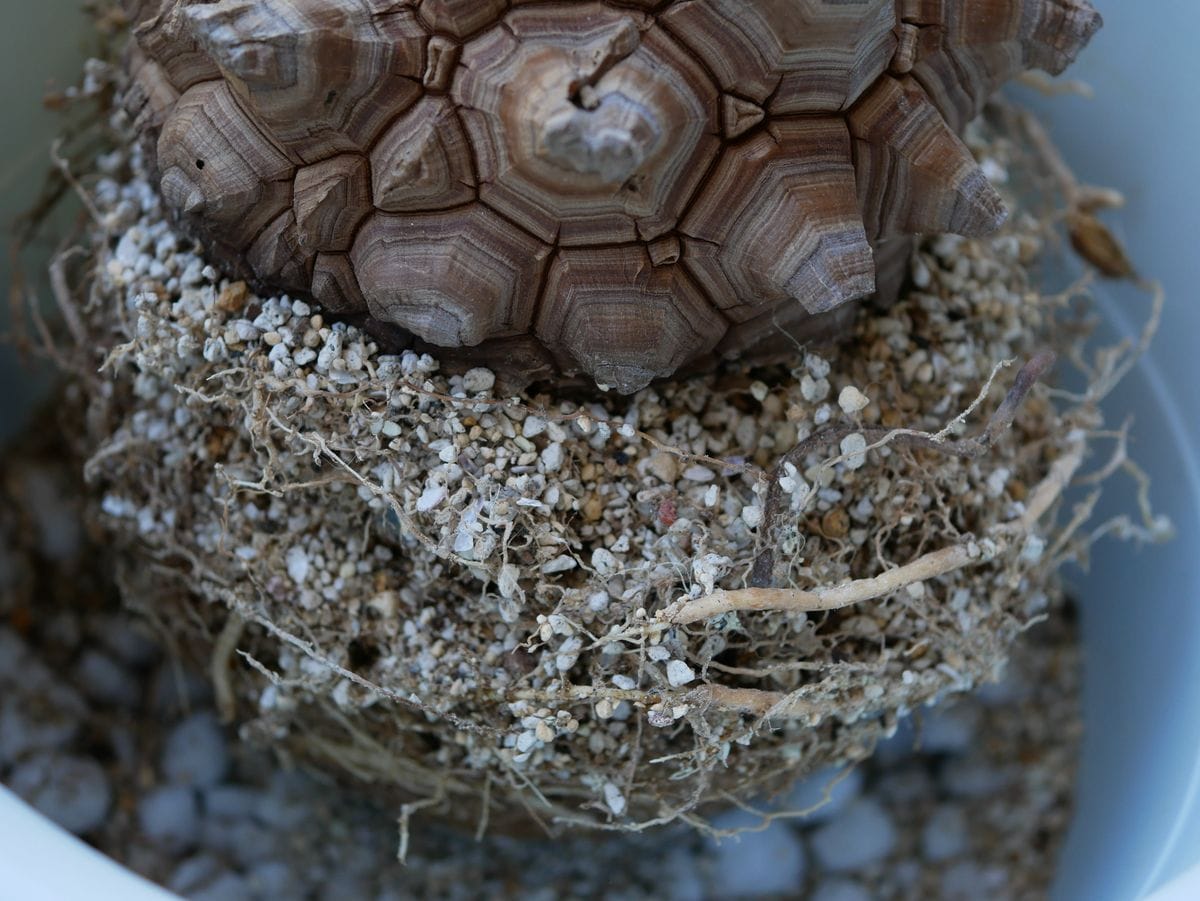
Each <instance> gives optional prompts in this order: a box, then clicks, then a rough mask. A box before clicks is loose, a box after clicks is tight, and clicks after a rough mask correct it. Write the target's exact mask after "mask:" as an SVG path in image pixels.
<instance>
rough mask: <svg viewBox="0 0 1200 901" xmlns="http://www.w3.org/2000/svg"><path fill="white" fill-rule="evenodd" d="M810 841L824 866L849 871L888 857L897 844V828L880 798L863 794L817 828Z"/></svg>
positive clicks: (837, 870)
mask: <svg viewBox="0 0 1200 901" xmlns="http://www.w3.org/2000/svg"><path fill="white" fill-rule="evenodd" d="M810 841H811V842H812V849H813V852H814V853H815V854H816V856H817V860H818V861H820V863H821V866H822V867H824V868H825V869H826V870H829V871H831V872H847V871H851V870H858V869H861V868H863V867H866V866H870V865H871V864H873V863H878V862H879V861H881V860H883V859H884V858H885V857H887V856H888V854H890V853H891V851H892V847H893V846H894V845H895V844H896V829H895V827H894V826H893V825H892V820H891V817H889V816H888V814H887V811H885V810H884V809H883V807H882V806H881V805H880V804H879V802H878V801H875V800H873V799H871V798H860V799H859V800H857V801H855V802H854V803H853V804H851V805H849V806H848V807H847V808H846V809H845V810H843V811H842V812H841V813H840V814H838V815H837V817H835V818H834V819H832V820H830V821H829V822H828V823H826V824H825V825H824V826H821V827H820V828H819V829H817V830H816V831H815V832H813V833H812V836H811V838H810Z"/></svg>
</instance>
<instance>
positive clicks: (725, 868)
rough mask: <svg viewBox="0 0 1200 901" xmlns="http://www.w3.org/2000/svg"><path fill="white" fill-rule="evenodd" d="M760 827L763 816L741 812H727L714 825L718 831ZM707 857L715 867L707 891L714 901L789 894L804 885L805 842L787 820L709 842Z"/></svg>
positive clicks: (717, 818)
mask: <svg viewBox="0 0 1200 901" xmlns="http://www.w3.org/2000/svg"><path fill="white" fill-rule="evenodd" d="M761 824H762V818H761V817H758V816H755V815H753V814H750V813H747V812H745V811H742V810H732V811H728V812H726V813H723V814H721V815H720V816H718V817H716V818H715V819H714V820H713V822H712V825H713V827H714V828H716V829H746V830H753V829H757V828H759V827H760V826H761ZM707 856H708V858H709V860H710V861H711V863H712V867H713V871H712V878H711V881H710V883H709V886H708V890H709V895H710V896H711V897H714V898H745V897H752V896H757V895H767V894H774V893H779V894H784V893H789V894H790V893H794V892H797V891H799V890H800V888H801V886H802V885H803V883H804V872H805V869H806V864H807V860H806V857H805V853H804V841H803V839H802V838H801V837H800V834H799V833H798V832H797V831H796V830H795V829H794V828H793V827H792V826H791V825H789V824H788V823H787V822H786V821H785V820H775V821H774V822H772V823H771V825H769V826H767V828H765V829H763V830H762V831H759V832H753V831H746V832H742V833H740V834H738V835H735V836H732V837H730V838H725V839H722V840H721V841H720V842H715V841H710V842H709V851H708V854H707Z"/></svg>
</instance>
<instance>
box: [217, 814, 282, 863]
mask: <svg viewBox="0 0 1200 901" xmlns="http://www.w3.org/2000/svg"><path fill="white" fill-rule="evenodd" d="M277 835H286V833H279V832H276V831H275V830H273V829H271V828H269V827H267V826H264V825H262V824H261V823H256V822H255V821H254V820H232V821H229V820H225V821H220V820H206V821H205V823H204V825H203V827H202V838H201V841H202V843H203V845H204V847H205V848H208V849H209V850H210V851H217V852H219V853H220V854H222V855H224V856H225V857H228V858H232V859H233V860H234V861H236V862H237V863H238V864H240V865H242V866H252V865H253V864H256V863H261V862H262V861H264V860H270V859H271V858H273V857H275V856H276V855H277V854H278V853H279V850H280V849H279V843H278V842H277V841H276V836H277Z"/></svg>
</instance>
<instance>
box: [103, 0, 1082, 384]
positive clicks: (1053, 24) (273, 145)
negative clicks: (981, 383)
mask: <svg viewBox="0 0 1200 901" xmlns="http://www.w3.org/2000/svg"><path fill="white" fill-rule="evenodd" d="M127 6H128V11H129V13H130V16H131V19H132V21H133V23H134V40H133V43H132V45H131V48H130V52H129V67H130V73H131V79H130V86H129V89H128V90H127V92H126V98H125V106H126V108H127V110H128V111H129V112H130V114H131V115H132V116H133V117H134V119H135V122H136V125H137V127H138V129H139V131H141V132H142V133H143V134H144V135H145V136H146V137H147V138H149V139H150V140H151V141H152V142H154V143H153V147H154V162H155V163H156V165H157V170H158V172H159V177H160V179H161V188H162V194H163V198H164V200H165V202H166V203H167V205H168V207H169V208H170V209H171V210H172V212H173V213H174V214H175V215H176V216H177V217H178V218H179V220H180V223H181V224H182V225H183V226H184V227H185V228H186V229H188V230H189V231H191V232H192V233H193V234H195V235H196V236H197V237H199V238H201V239H203V240H205V241H206V242H207V244H208V246H209V248H210V250H211V251H212V252H213V253H214V254H216V255H217V256H219V257H220V258H222V259H223V260H225V261H226V262H227V263H229V264H231V265H233V266H234V267H235V268H237V269H238V270H239V271H241V272H243V273H244V274H246V275H249V276H252V277H253V278H255V279H256V280H257V281H259V282H261V283H263V284H265V285H267V286H271V287H276V288H280V289H283V290H288V291H293V292H302V293H308V294H311V295H312V296H314V297H315V298H316V299H317V300H318V301H319V302H320V303H321V304H323V305H324V306H325V307H326V308H328V309H329V310H331V311H333V312H336V313H339V314H344V315H357V316H359V317H363V319H364V321H365V322H366V323H367V324H368V325H373V326H376V327H377V328H380V329H386V330H387V331H388V333H389V334H392V335H411V336H413V340H415V341H417V342H418V343H420V342H425V343H427V344H429V345H434V346H437V347H442V348H459V349H463V350H459V351H455V353H464V352H467V350H466V349H470V350H469V354H470V355H471V356H473V358H475V359H478V360H481V361H487V362H488V364H489V365H492V366H493V367H497V368H500V369H505V368H506V367H508V368H516V369H520V370H523V371H525V372H526V373H527V374H530V375H532V374H534V373H536V374H538V375H539V376H544V375H545V374H547V373H553V372H561V373H586V374H587V375H588V376H590V377H592V378H594V379H595V380H596V381H597V382H599V383H601V384H603V385H608V386H611V387H613V388H616V389H618V390H620V391H625V392H629V391H634V390H637V389H638V388H641V387H642V386H644V385H646V384H647V383H648V382H650V381H651V380H653V379H655V378H659V377H663V376H668V375H671V374H672V373H674V372H675V371H676V370H678V369H680V368H681V367H685V366H689V365H692V364H694V363H695V362H696V361H698V360H702V359H711V358H712V357H713V355H714V354H719V355H721V356H737V355H747V354H754V353H756V352H758V351H760V350H761V349H762V348H764V347H767V346H769V345H771V344H772V339H773V337H775V336H777V335H778V334H779V333H780V332H781V330H782V331H784V332H787V333H789V334H791V335H792V336H794V337H796V338H800V339H803V338H806V337H811V336H813V335H816V334H820V333H823V332H824V331H826V330H828V328H829V327H830V322H831V320H832V319H833V318H834V317H839V316H840V315H841V312H840V310H844V305H845V304H846V303H847V302H848V301H852V300H855V299H857V298H862V297H865V296H867V295H869V294H871V293H872V292H874V291H875V290H877V289H880V290H886V289H888V288H890V287H893V286H890V285H888V284H886V282H887V281H889V280H893V281H894V279H895V278H896V276H895V275H894V274H893V273H894V272H895V270H896V267H895V266H894V265H885V261H886V260H888V259H892V260H894V259H895V258H897V256H899V254H898V253H897V250H896V248H897V247H899V248H901V249H902V248H903V246H904V245H903V241H901V240H900V239H901V237H902V236H905V235H911V234H919V233H926V232H942V231H953V232H957V233H960V234H964V235H982V234H986V233H988V232H989V231H991V230H992V229H995V228H996V227H997V226H998V225H999V224H1000V222H1001V221H1002V220H1003V218H1004V215H1005V211H1004V207H1003V204H1002V202H1001V200H1000V198H999V196H998V195H997V193H996V192H995V190H994V189H993V188H992V187H991V185H989V184H988V182H987V179H986V178H985V177H984V175H983V173H982V171H981V170H980V168H979V166H977V165H976V163H975V160H974V159H973V158H972V156H971V154H970V152H969V151H968V150H967V148H966V147H965V146H964V145H963V143H962V141H961V140H960V139H959V138H958V131H959V130H960V129H961V128H962V127H963V125H965V123H966V122H967V121H968V120H969V119H971V118H972V117H973V116H974V115H976V114H977V113H978V112H979V110H980V108H981V107H982V105H983V103H984V101H985V100H986V99H987V97H988V96H989V95H990V94H991V93H992V91H994V90H995V89H996V88H997V87H998V86H999V85H1000V84H1001V83H1002V82H1004V81H1005V80H1007V79H1009V78H1011V77H1012V76H1014V75H1016V74H1017V73H1019V72H1021V71H1023V70H1025V69H1027V68H1039V69H1043V70H1045V71H1047V72H1051V73H1058V72H1060V71H1062V69H1063V68H1064V67H1066V66H1067V65H1068V64H1069V63H1070V62H1071V61H1072V60H1073V59H1074V58H1075V55H1076V54H1077V53H1078V52H1079V50H1080V49H1081V48H1082V47H1083V46H1084V45H1085V44H1086V43H1087V41H1088V39H1089V38H1090V37H1091V35H1092V34H1093V33H1094V32H1095V30H1096V29H1097V28H1098V27H1099V25H1100V17H1099V15H1098V14H1097V13H1096V11H1095V10H1094V9H1092V7H1091V6H1090V5H1089V4H1088V3H1087V2H1086V0H621V2H616V0H613V2H589V0H570V2H566V0H559V2H553V0H127ZM839 308H840V310H839ZM776 343H777V342H776Z"/></svg>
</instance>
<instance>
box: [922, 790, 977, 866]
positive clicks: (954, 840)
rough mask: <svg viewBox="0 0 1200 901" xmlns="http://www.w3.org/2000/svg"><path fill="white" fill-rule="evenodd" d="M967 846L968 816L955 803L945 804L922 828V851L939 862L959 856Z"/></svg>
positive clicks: (929, 858) (927, 858)
mask: <svg viewBox="0 0 1200 901" xmlns="http://www.w3.org/2000/svg"><path fill="white" fill-rule="evenodd" d="M966 848H967V816H966V814H965V813H963V809H962V808H961V807H959V806H957V805H955V804H943V805H942V806H940V807H939V808H938V809H937V810H935V811H934V812H933V815H932V816H931V817H930V818H929V819H928V820H927V821H926V823H925V828H924V829H922V830H921V853H922V854H923V855H924V856H925V859H926V860H930V861H933V862H934V863H938V862H940V861H943V860H949V859H950V858H951V857H957V856H958V855H960V854H962V853H963V851H965V850H966Z"/></svg>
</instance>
